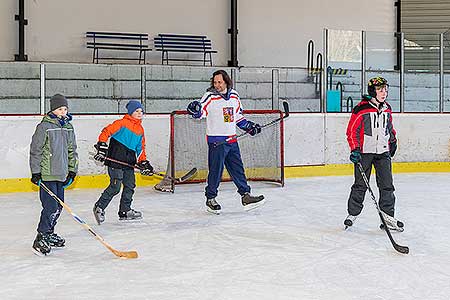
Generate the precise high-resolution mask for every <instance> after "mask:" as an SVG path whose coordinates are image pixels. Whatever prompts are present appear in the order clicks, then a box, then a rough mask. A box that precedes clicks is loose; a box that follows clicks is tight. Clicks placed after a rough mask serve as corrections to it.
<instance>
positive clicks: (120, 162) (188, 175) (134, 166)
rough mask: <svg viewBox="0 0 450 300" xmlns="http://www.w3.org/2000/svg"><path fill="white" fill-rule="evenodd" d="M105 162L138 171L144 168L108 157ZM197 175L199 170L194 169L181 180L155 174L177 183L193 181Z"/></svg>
mask: <svg viewBox="0 0 450 300" xmlns="http://www.w3.org/2000/svg"><path fill="white" fill-rule="evenodd" d="M105 160H109V161H112V162H115V163H117V164H120V165H123V166H127V167H130V168H135V169H138V170H142V168H140V167H139V166H138V165H131V164H129V163H126V162H123V161H120V160H117V159H114V158H109V157H106V158H105ZM196 173H197V168H192V169H191V170H190V171H189V172H187V173H186V174H184V175H183V176H181V177H179V178H175V177H172V176H169V175H166V174H163V173H159V172H154V173H153V174H154V175H157V176H160V177H164V176H165V177H166V178H169V179H170V180H173V181H175V182H177V183H181V182H184V181H186V180H188V179H191V178H192V177H194V175H195V174H196Z"/></svg>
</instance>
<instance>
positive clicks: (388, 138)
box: [347, 98, 396, 154]
mask: <svg viewBox="0 0 450 300" xmlns="http://www.w3.org/2000/svg"><path fill="white" fill-rule="evenodd" d="M395 135H396V132H395V129H394V126H393V125H392V109H391V106H390V105H389V104H388V103H387V102H384V103H380V104H379V105H377V103H376V102H374V101H372V100H370V99H368V98H363V100H362V101H361V102H360V103H359V104H358V105H357V106H356V107H355V108H353V111H352V115H351V117H350V121H349V122H348V126H347V141H348V144H349V146H350V151H353V150H355V149H359V150H360V151H361V153H375V154H381V153H385V152H387V151H389V145H390V144H391V143H394V142H396V137H395Z"/></svg>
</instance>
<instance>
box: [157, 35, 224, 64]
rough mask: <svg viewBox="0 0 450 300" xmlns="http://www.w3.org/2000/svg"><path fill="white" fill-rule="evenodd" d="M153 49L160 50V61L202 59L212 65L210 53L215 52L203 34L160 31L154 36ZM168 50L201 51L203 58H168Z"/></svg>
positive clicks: (204, 62)
mask: <svg viewBox="0 0 450 300" xmlns="http://www.w3.org/2000/svg"><path fill="white" fill-rule="evenodd" d="M154 44H155V50H156V51H161V63H162V64H164V62H166V63H167V64H169V61H203V65H204V66H206V63H207V62H209V64H210V65H211V66H212V63H213V62H212V55H211V54H212V53H217V51H216V50H213V49H212V44H211V40H210V39H208V38H207V36H205V35H185V34H166V33H160V34H158V36H156V37H155V38H154ZM169 52H182V53H199V54H200V53H201V54H203V59H192V58H189V57H185V58H170V57H169Z"/></svg>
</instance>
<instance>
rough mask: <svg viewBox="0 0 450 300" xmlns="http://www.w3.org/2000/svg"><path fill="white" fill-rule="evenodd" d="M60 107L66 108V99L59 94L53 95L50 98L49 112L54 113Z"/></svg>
mask: <svg viewBox="0 0 450 300" xmlns="http://www.w3.org/2000/svg"><path fill="white" fill-rule="evenodd" d="M61 106H65V107H68V105H67V99H66V97H64V96H63V95H61V94H55V95H54V96H53V97H52V98H50V111H54V110H55V109H58V108H60V107H61Z"/></svg>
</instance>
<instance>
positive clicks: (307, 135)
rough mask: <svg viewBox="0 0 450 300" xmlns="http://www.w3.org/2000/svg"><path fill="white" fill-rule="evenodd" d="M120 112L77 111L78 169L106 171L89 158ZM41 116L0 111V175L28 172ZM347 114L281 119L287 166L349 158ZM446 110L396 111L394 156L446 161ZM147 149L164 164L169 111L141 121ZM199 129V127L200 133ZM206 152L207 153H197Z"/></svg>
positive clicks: (21, 175) (160, 167) (449, 132)
mask: <svg viewBox="0 0 450 300" xmlns="http://www.w3.org/2000/svg"><path fill="white" fill-rule="evenodd" d="M117 118H119V116H76V117H75V118H74V121H73V124H74V126H75V131H76V135H77V143H78V152H79V155H80V170H79V173H80V175H91V174H100V173H104V167H100V166H97V165H96V164H95V162H94V161H93V160H91V159H89V152H92V151H93V147H92V146H93V144H94V143H95V142H96V141H97V137H98V134H99V133H100V130H101V129H102V127H103V126H105V125H106V124H108V123H111V122H112V121H113V120H115V119H117ZM40 119H41V117H39V116H27V117H12V116H9V117H5V116H3V117H0V165H1V166H2V168H0V179H6V178H26V177H29V175H30V174H29V173H30V170H29V166H28V159H29V154H28V153H29V144H30V141H31V136H32V134H33V132H34V128H35V126H36V125H37V124H38V122H39V121H40ZM348 119H349V115H348V114H326V115H324V114H291V116H290V117H289V118H288V119H286V123H285V128H286V129H285V164H286V166H299V165H322V164H348V163H349V161H348V156H349V149H348V145H347V141H346V136H345V130H346V126H347V122H348ZM448 124H450V115H442V114H427V115H420V114H396V115H394V126H395V128H396V130H397V132H398V140H399V149H398V152H397V154H396V156H395V158H394V161H395V162H443V161H449V160H450V159H449V140H450V130H449V125H448ZM143 126H144V128H145V131H146V138H147V152H148V156H149V159H150V161H151V162H152V164H153V165H154V166H155V169H157V170H165V168H166V163H167V156H168V144H169V116H168V115H151V116H149V115H147V116H146V117H145V119H144V121H143ZM199 134H202V133H199ZM199 155H205V156H206V153H203V154H199Z"/></svg>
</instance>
